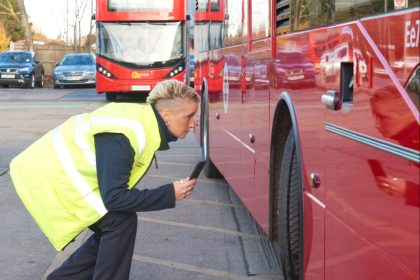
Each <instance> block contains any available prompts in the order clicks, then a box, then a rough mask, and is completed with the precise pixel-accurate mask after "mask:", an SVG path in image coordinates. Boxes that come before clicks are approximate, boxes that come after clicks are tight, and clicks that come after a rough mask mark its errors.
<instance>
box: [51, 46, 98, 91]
mask: <svg viewBox="0 0 420 280" xmlns="http://www.w3.org/2000/svg"><path fill="white" fill-rule="evenodd" d="M95 72H96V64H95V56H94V55H93V54H89V53H77V54H76V53H73V54H66V55H64V57H63V59H62V60H61V62H60V63H58V64H57V65H56V67H55V69H54V72H53V81H54V88H60V87H64V86H70V85H91V86H95V85H96V73H95Z"/></svg>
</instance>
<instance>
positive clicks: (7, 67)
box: [0, 51, 44, 88]
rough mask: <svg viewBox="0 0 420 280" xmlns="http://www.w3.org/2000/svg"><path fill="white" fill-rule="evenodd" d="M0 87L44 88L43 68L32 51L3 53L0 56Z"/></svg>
mask: <svg viewBox="0 0 420 280" xmlns="http://www.w3.org/2000/svg"><path fill="white" fill-rule="evenodd" d="M0 85H2V86H3V87H9V86H10V85H20V86H25V87H27V88H34V87H35V86H39V87H43V86H44V66H43V65H42V63H41V61H39V60H38V59H37V57H36V55H35V52H33V51H5V52H3V53H2V54H1V55H0Z"/></svg>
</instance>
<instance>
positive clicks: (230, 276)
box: [133, 255, 262, 280]
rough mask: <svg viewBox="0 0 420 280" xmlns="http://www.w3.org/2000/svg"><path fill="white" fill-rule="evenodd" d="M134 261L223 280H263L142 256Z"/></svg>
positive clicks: (137, 256) (135, 257)
mask: <svg viewBox="0 0 420 280" xmlns="http://www.w3.org/2000/svg"><path fill="white" fill-rule="evenodd" d="M133 260H135V261H139V262H144V263H150V264H155V265H160V266H166V267H170V268H175V269H181V270H185V271H191V272H197V273H202V274H206V275H211V276H215V277H219V278H222V279H231V280H243V279H253V280H262V278H258V277H254V276H253V277H247V276H246V275H241V274H236V273H231V272H227V271H223V270H218V269H211V268H206V267H200V266H195V265H190V264H185V263H178V262H173V261H166V260H162V259H157V258H151V257H146V256H141V255H134V256H133Z"/></svg>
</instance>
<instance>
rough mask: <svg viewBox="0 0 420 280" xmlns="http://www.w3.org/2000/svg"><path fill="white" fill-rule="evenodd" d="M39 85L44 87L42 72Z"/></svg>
mask: <svg viewBox="0 0 420 280" xmlns="http://www.w3.org/2000/svg"><path fill="white" fill-rule="evenodd" d="M39 84H40V86H41V87H44V74H42V75H41V81H40V82H39Z"/></svg>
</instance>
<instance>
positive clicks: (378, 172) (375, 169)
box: [368, 159, 386, 177]
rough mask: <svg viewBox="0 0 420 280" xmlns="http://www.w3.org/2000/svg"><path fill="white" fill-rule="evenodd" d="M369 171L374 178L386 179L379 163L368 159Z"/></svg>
mask: <svg viewBox="0 0 420 280" xmlns="http://www.w3.org/2000/svg"><path fill="white" fill-rule="evenodd" d="M368 163H369V167H370V170H372V173H373V174H374V175H375V176H382V177H386V173H385V170H384V169H383V167H382V165H381V163H380V162H379V161H377V160H375V159H368Z"/></svg>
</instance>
